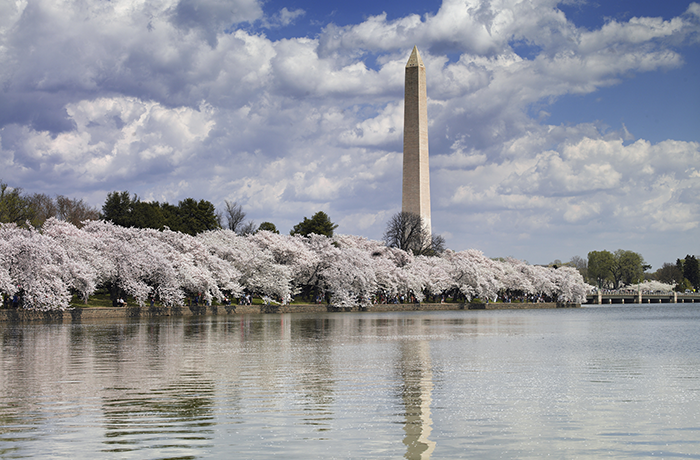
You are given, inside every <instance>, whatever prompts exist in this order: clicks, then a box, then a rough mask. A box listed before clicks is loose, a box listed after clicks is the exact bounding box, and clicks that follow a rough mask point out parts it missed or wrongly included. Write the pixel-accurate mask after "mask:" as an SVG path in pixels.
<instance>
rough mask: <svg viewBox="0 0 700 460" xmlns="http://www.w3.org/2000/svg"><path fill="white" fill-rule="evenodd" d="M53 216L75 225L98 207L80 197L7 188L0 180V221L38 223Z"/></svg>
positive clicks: (92, 216)
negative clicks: (28, 193) (53, 196)
mask: <svg viewBox="0 0 700 460" xmlns="http://www.w3.org/2000/svg"><path fill="white" fill-rule="evenodd" d="M51 217H56V218H58V219H60V220H64V221H66V222H70V223H72V224H73V225H76V226H79V225H80V223H81V222H82V221H84V220H94V219H97V218H99V211H98V210H97V209H95V208H93V207H91V206H89V205H87V204H86V203H85V202H83V200H76V199H73V198H68V197H66V196H63V195H58V196H56V197H55V198H52V197H50V196H49V195H46V194H44V193H35V194H33V195H26V194H24V193H22V189H19V188H10V187H9V186H8V185H7V184H5V183H4V182H0V222H13V223H16V224H18V225H24V224H25V223H26V222H29V223H30V225H31V226H33V227H35V228H37V227H40V226H41V225H42V224H43V223H44V222H45V221H46V220H47V219H49V218H51Z"/></svg>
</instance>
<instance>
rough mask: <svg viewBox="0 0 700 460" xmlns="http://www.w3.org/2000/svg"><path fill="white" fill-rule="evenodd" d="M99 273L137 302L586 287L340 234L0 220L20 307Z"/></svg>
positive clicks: (565, 293)
mask: <svg viewBox="0 0 700 460" xmlns="http://www.w3.org/2000/svg"><path fill="white" fill-rule="evenodd" d="M105 285H116V286H118V287H119V289H120V290H122V291H123V292H124V293H126V294H127V295H129V296H132V297H133V298H134V299H135V300H136V301H137V302H138V303H139V304H140V305H141V306H143V305H145V303H146V301H147V300H148V299H149V297H152V298H154V299H157V300H158V301H159V302H160V303H162V304H163V305H167V306H175V305H184V304H185V301H186V298H187V297H188V296H191V295H199V296H201V298H202V299H203V300H204V301H206V302H209V301H211V300H213V299H217V300H218V301H220V302H222V301H224V299H225V298H227V297H232V298H236V297H240V296H242V295H244V294H246V293H247V294H251V295H255V296H260V297H263V298H268V299H277V300H278V301H280V302H282V303H286V302H289V301H290V300H291V299H292V297H293V296H294V295H296V294H298V293H300V292H301V291H302V290H303V289H304V288H307V291H309V292H310V290H309V289H308V288H309V287H312V288H313V290H314V292H316V293H318V295H320V296H328V298H329V299H330V302H331V303H332V304H333V305H336V306H346V307H347V306H354V305H362V306H368V305H370V304H371V303H372V302H376V301H378V299H384V300H385V301H386V299H389V298H394V297H395V296H405V298H414V299H415V300H416V301H418V302H420V301H423V300H424V299H425V296H426V295H431V296H436V295H443V294H445V295H447V294H449V295H455V294H459V295H461V296H463V297H464V298H465V299H467V300H471V299H474V298H480V299H484V300H491V301H493V300H495V299H496V298H497V296H499V295H503V296H506V295H515V294H516V293H517V294H518V295H522V296H538V297H539V296H546V297H547V298H550V299H553V300H556V301H560V302H585V298H586V297H585V296H586V293H587V291H588V289H589V288H590V286H588V285H587V284H585V282H584V280H583V278H582V277H581V275H580V274H579V272H578V271H577V270H575V269H574V268H570V267H560V268H558V269H554V268H548V267H540V266H533V265H529V264H527V263H525V262H522V261H519V260H514V259H507V260H505V261H497V260H492V259H489V258H487V257H486V256H484V255H483V253H481V252H480V251H477V250H467V251H462V252H453V251H449V250H448V251H446V252H445V253H443V254H442V255H441V256H439V257H425V256H417V257H416V256H414V255H413V254H411V253H407V252H404V251H402V250H399V249H395V248H389V247H387V246H386V245H384V244H383V243H381V242H378V241H371V240H368V239H365V238H362V237H357V236H348V235H340V236H336V237H334V238H327V237H325V236H320V235H315V234H312V235H311V236H309V237H302V236H300V235H297V236H285V235H279V234H274V233H271V232H267V231H261V232H258V233H256V234H253V235H248V236H240V235H237V234H235V233H233V232H232V231H229V230H215V231H210V232H205V233H202V234H199V235H197V236H190V235H186V234H183V233H179V232H173V231H170V230H167V229H166V230H165V231H158V230H152V229H137V228H125V227H120V226H118V225H114V224H112V223H110V222H104V221H88V222H86V223H85V225H84V226H83V227H82V228H80V229H79V228H77V227H75V226H73V225H72V224H69V223H67V222H63V221H59V220H57V219H54V218H52V219H49V220H48V221H46V223H45V224H44V226H43V227H42V228H41V229H40V230H34V229H29V230H27V229H24V228H21V227H18V226H16V225H14V224H0V292H2V294H3V296H14V295H15V294H17V295H21V296H22V305H23V307H24V308H26V309H31V310H40V311H48V310H64V309H66V308H68V307H69V304H70V300H71V298H72V296H73V295H74V294H77V295H79V296H80V297H81V298H82V299H83V300H87V299H88V297H89V296H91V295H93V294H94V293H95V291H96V290H97V289H98V288H99V287H100V286H105Z"/></svg>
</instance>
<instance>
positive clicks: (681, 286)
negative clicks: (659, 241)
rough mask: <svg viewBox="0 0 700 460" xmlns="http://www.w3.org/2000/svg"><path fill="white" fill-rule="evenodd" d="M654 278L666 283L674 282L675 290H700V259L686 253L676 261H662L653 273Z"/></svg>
mask: <svg viewBox="0 0 700 460" xmlns="http://www.w3.org/2000/svg"><path fill="white" fill-rule="evenodd" d="M654 277H655V279H657V280H658V281H661V282H663V283H666V284H675V285H676V290H677V291H685V290H687V289H695V290H696V291H698V290H700V261H698V259H697V258H696V257H695V256H691V255H690V254H688V255H686V256H685V258H684V259H676V263H675V264H672V263H668V262H667V263H664V264H663V265H662V266H661V268H659V269H658V270H657V271H656V272H655V273H654Z"/></svg>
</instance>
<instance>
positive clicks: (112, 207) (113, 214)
mask: <svg viewBox="0 0 700 460" xmlns="http://www.w3.org/2000/svg"><path fill="white" fill-rule="evenodd" d="M136 200H138V197H137V196H136V195H134V199H133V200H132V199H131V196H130V195H129V192H126V191H124V192H110V193H108V194H107V199H106V200H105V204H103V205H102V219H104V220H109V221H111V222H112V223H113V224H115V225H121V226H122V227H132V226H133V222H132V218H131V211H132V209H133V205H132V203H133V201H136Z"/></svg>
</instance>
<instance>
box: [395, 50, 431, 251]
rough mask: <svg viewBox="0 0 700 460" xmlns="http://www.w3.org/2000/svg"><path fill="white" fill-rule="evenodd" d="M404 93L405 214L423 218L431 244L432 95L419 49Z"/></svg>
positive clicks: (411, 61)
mask: <svg viewBox="0 0 700 460" xmlns="http://www.w3.org/2000/svg"><path fill="white" fill-rule="evenodd" d="M404 91H405V93H404V108H403V188H402V203H401V211H403V212H410V213H413V214H416V215H418V216H420V217H421V219H423V223H424V224H425V226H426V228H427V230H428V235H427V237H428V241H430V233H431V230H430V169H429V167H428V96H427V92H426V88H425V66H424V65H423V60H422V59H421V58H420V54H418V48H416V47H415V46H414V47H413V52H412V53H411V57H410V58H408V63H407V64H406V86H405V90H404Z"/></svg>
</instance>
